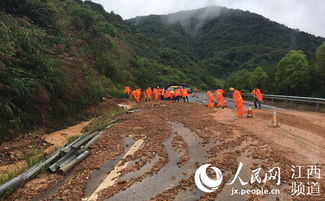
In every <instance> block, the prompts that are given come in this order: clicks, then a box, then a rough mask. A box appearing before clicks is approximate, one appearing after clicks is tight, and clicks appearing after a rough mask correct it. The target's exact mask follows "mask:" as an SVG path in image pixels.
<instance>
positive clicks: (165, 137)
mask: <svg viewBox="0 0 325 201" xmlns="http://www.w3.org/2000/svg"><path fill="white" fill-rule="evenodd" d="M204 99H205V97H204V94H200V96H199V98H192V97H190V101H192V102H196V103H198V102H199V103H204V101H205V100H204ZM137 106H138V111H137V112H135V113H131V114H125V115H123V116H121V117H120V120H119V121H118V122H117V123H115V124H114V125H113V126H112V127H111V128H110V129H109V130H107V131H105V132H103V135H102V137H101V138H100V139H99V141H98V142H97V143H96V144H94V145H93V146H92V149H91V155H90V156H89V157H88V158H87V159H86V160H85V161H83V162H81V163H80V165H78V167H76V168H75V169H74V170H73V171H71V172H70V173H69V174H68V175H67V176H66V177H64V178H63V179H61V180H58V182H57V185H54V186H52V187H49V188H47V189H46V188H44V189H43V190H42V191H40V192H38V194H37V195H36V196H35V195H26V194H28V190H26V189H24V188H22V189H21V191H19V192H17V193H16V194H15V195H14V196H15V197H14V198H15V199H18V200H88V201H94V200H98V201H102V200H107V201H120V200H123V201H147V200H178V201H187V200H188V201H194V200H213V201H218V200H230V201H232V200H234V201H235V200H236V201H246V200H257V201H262V200H263V201H264V200H266V201H269V200H270V201H271V200H290V199H291V197H290V193H288V191H287V190H286V189H288V188H289V183H288V182H287V181H289V180H290V177H291V174H290V169H291V165H292V164H300V165H302V164H308V163H309V162H310V161H312V162H314V163H318V164H324V161H323V160H322V158H321V155H319V156H318V155H315V156H312V155H311V154H310V153H306V152H304V151H302V150H307V148H308V149H309V148H312V146H313V144H317V146H319V149H318V150H323V149H322V148H321V146H322V144H323V142H325V141H324V138H323V137H321V136H320V135H322V133H323V132H322V131H323V130H324V128H323V127H322V126H318V127H317V126H316V125H314V123H312V122H309V123H307V124H305V125H303V126H302V127H299V129H300V130H299V129H298V128H297V127H296V128H294V126H295V124H294V123H292V122H296V121H297V122H301V121H302V120H301V117H299V116H291V119H292V122H284V121H283V125H282V127H283V129H282V128H281V129H275V128H270V127H269V122H270V121H269V120H270V118H271V116H268V115H271V111H268V110H264V111H263V110H262V111H256V113H257V114H256V116H254V118H251V119H249V118H243V119H236V118H235V115H234V111H233V110H231V109H228V108H225V109H217V108H213V109H209V108H208V107H207V106H206V105H205V104H195V103H175V102H170V101H168V102H167V101H160V102H145V103H140V104H139V105H137ZM284 118H285V116H284ZM313 118H314V119H315V122H318V121H320V120H322V117H321V118H319V117H315V116H313ZM252 122H254V124H252ZM301 129H305V130H303V131H302V130H301ZM298 131H299V132H300V133H299V136H301V137H303V136H309V137H310V138H308V137H305V138H304V141H299V142H298V141H292V140H291V139H292V136H293V135H297V136H298V134H297V133H298ZM263 132H264V133H263ZM279 135H281V136H282V137H281V138H279V137H277V138H276V139H271V137H272V136H279ZM286 139H287V140H286ZM288 140H289V141H288ZM288 142H289V143H288ZM301 143H303V144H301ZM289 145H290V146H289ZM290 147H292V148H290ZM302 147H305V148H303V149H302ZM295 154H296V155H299V156H300V158H299V160H296V158H295V157H292V156H294V155H295ZM240 162H242V163H243V164H244V166H243V170H242V171H241V173H240V177H241V179H242V180H244V181H249V180H250V178H251V175H252V170H253V169H257V168H263V169H264V170H268V169H270V168H272V167H273V166H275V165H276V166H279V167H280V168H281V169H283V170H284V172H283V173H282V174H283V175H282V179H283V183H282V184H281V185H280V186H276V185H274V184H272V183H270V184H268V185H267V187H268V188H275V189H278V190H279V191H281V194H278V195H268V196H265V195H263V196H260V195H259V196H257V195H234V196H231V194H232V189H233V188H237V189H252V188H253V187H256V185H254V186H253V185H250V184H248V185H245V186H243V185H241V184H240V182H239V181H238V180H237V181H236V182H235V183H234V184H232V185H225V183H226V182H230V181H231V180H232V178H233V176H234V174H235V173H236V170H237V168H238V164H239V163H240ZM204 164H212V165H213V166H214V167H218V168H219V169H220V170H221V171H222V174H223V179H224V180H223V182H222V184H221V186H220V187H219V189H218V190H217V191H215V192H213V193H205V192H203V191H201V190H199V189H198V187H197V186H196V184H195V181H194V174H195V172H196V170H197V169H198V168H199V167H200V166H201V165H204ZM209 171H211V169H208V172H209ZM211 178H213V174H212V175H211ZM33 182H34V183H33ZM42 182H45V181H44V180H43V181H42ZM35 185H37V184H35V180H34V181H31V182H30V183H28V184H27V187H28V186H29V188H30V187H31V186H35ZM27 197H28V198H29V197H32V198H33V199H26V198H27ZM15 199H13V200H15ZM315 200H317V201H320V200H321V199H315Z"/></svg>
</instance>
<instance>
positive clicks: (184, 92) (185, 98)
mask: <svg viewBox="0 0 325 201" xmlns="http://www.w3.org/2000/svg"><path fill="white" fill-rule="evenodd" d="M181 93H182V98H183V101H184V102H185V101H187V102H188V92H187V89H186V88H184V87H183V88H181Z"/></svg>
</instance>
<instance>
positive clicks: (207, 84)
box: [0, 0, 325, 140]
mask: <svg viewBox="0 0 325 201" xmlns="http://www.w3.org/2000/svg"><path fill="white" fill-rule="evenodd" d="M215 9H217V10H215ZM211 12H212V14H211ZM213 13H217V15H215V14H213ZM0 39H1V40H0V134H1V136H5V137H3V138H2V140H3V139H6V137H12V136H13V135H14V134H16V133H19V132H25V131H28V130H31V129H34V128H35V126H47V127H50V126H53V125H56V124H58V123H62V122H64V121H65V120H66V119H67V118H70V117H73V116H76V115H77V114H79V112H80V111H81V110H83V109H85V108H87V107H88V106H89V105H91V104H95V103H97V102H98V101H100V100H101V99H102V97H104V96H107V95H111V96H121V92H122V91H121V88H122V86H124V85H130V86H131V87H132V88H134V87H146V86H148V85H151V86H157V85H160V86H163V85H166V84H169V83H172V82H174V83H177V82H185V83H189V84H192V85H194V86H196V87H198V88H201V89H203V88H216V87H223V86H227V85H232V86H236V87H238V88H242V89H249V88H251V87H253V86H256V85H258V86H261V87H262V88H265V89H267V90H269V91H272V92H273V91H276V92H279V93H288V94H301V93H300V92H301V91H302V90H308V89H309V90H310V89H311V87H315V86H322V87H318V88H312V89H313V90H310V91H309V92H310V93H308V94H305V95H310V94H312V93H314V94H315V95H317V96H324V92H325V88H324V86H325V85H324V80H325V79H324V74H325V73H324V72H325V70H324V63H325V61H324V58H325V56H324V49H325V48H324V45H323V46H322V47H320V48H319V49H318V51H317V54H316V53H315V51H316V48H317V47H319V46H320V44H321V41H322V40H323V39H322V38H317V37H315V36H312V35H309V34H306V33H302V32H299V31H297V30H291V29H289V28H287V27H284V26H283V25H279V24H277V23H275V22H271V21H269V20H267V19H265V18H263V17H261V16H259V15H255V14H252V13H248V12H243V11H239V10H228V9H225V8H218V7H217V8H215V7H212V8H207V9H199V10H196V11H189V12H180V13H176V14H172V15H168V16H148V17H140V18H135V19H132V20H129V21H124V20H123V19H122V18H121V17H120V16H119V15H117V14H115V13H113V12H111V13H107V12H106V11H105V10H104V9H103V7H102V6H101V5H99V4H96V3H93V2H91V1H85V2H83V1H80V0H60V1H59V0H1V1H0ZM290 49H301V50H303V52H302V51H298V50H297V51H290V52H289V50H290ZM288 52H289V53H288ZM316 55H317V56H316ZM282 57H283V58H282ZM281 58H282V59H281ZM256 66H261V67H258V68H256ZM238 70H240V71H238ZM235 71H237V72H235ZM292 71H299V72H298V73H292ZM232 72H235V73H233V74H231V73H232ZM315 77H316V79H314V78H315ZM300 79H301V80H300ZM224 80H227V81H226V85H224ZM275 80H277V82H276V83H277V84H276V85H275V84H274V86H273V85H270V83H271V82H272V81H275ZM274 83H275V82H274ZM288 86H289V88H288ZM292 86H293V88H290V87H292ZM300 88H301V90H299V89H300ZM318 89H319V90H318ZM53 121H55V122H56V123H53Z"/></svg>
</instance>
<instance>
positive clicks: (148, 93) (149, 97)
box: [146, 87, 152, 101]
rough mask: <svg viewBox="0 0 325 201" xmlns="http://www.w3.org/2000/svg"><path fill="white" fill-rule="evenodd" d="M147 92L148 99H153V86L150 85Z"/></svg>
mask: <svg viewBox="0 0 325 201" xmlns="http://www.w3.org/2000/svg"><path fill="white" fill-rule="evenodd" d="M146 92H147V100H148V101H151V97H152V89H151V87H148V88H147V90H146Z"/></svg>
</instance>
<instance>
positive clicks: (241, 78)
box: [225, 69, 251, 90]
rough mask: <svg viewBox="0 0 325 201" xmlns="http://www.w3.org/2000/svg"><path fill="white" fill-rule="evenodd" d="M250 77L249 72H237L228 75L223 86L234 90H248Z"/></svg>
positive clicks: (244, 70)
mask: <svg viewBox="0 0 325 201" xmlns="http://www.w3.org/2000/svg"><path fill="white" fill-rule="evenodd" d="M250 76H251V72H249V71H248V70H246V69H243V70H240V71H237V72H235V73H232V74H230V76H229V77H228V79H227V81H226V84H225V86H226V87H227V88H228V87H234V88H236V89H240V90H249V89H250V84H249V78H250Z"/></svg>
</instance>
